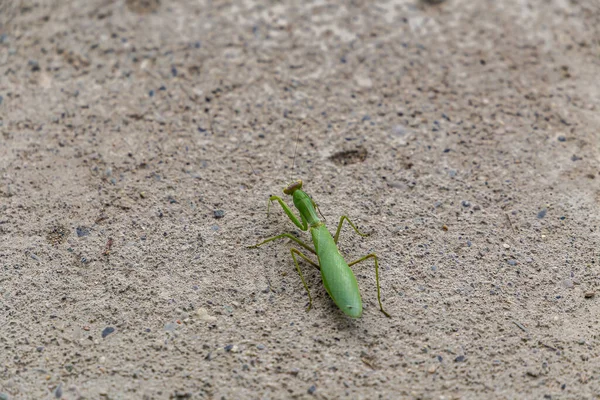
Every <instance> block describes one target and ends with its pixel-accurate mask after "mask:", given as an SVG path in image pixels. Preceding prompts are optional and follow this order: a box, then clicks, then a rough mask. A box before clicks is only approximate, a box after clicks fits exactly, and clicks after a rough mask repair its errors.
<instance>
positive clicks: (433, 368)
mask: <svg viewBox="0 0 600 400" xmlns="http://www.w3.org/2000/svg"><path fill="white" fill-rule="evenodd" d="M436 369H437V366H436V365H430V366H429V369H428V370H427V372H429V373H430V374H434V373H435V370H436Z"/></svg>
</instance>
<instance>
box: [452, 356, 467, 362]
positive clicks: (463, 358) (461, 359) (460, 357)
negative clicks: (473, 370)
mask: <svg viewBox="0 0 600 400" xmlns="http://www.w3.org/2000/svg"><path fill="white" fill-rule="evenodd" d="M465 359H466V358H465V356H458V357H456V358H455V359H454V362H463V361H465Z"/></svg>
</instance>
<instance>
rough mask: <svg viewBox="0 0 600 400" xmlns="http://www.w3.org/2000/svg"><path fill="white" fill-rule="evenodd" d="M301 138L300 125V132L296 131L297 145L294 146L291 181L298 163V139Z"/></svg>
mask: <svg viewBox="0 0 600 400" xmlns="http://www.w3.org/2000/svg"><path fill="white" fill-rule="evenodd" d="M299 138H300V127H299V126H298V133H296V145H295V146H294V158H293V159H292V171H291V172H290V182H291V181H292V179H294V164H295V163H296V150H297V149H298V139H299Z"/></svg>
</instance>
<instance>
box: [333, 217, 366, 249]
mask: <svg viewBox="0 0 600 400" xmlns="http://www.w3.org/2000/svg"><path fill="white" fill-rule="evenodd" d="M344 220H346V221H348V223H349V224H350V226H351V227H352V228H354V231H355V232H356V233H358V234H359V235H360V236H363V237H365V236H369V234H368V233H362V232H361V231H359V230H358V228H357V227H356V225H354V224H353V223H352V221H350V218H348V216H347V215H342V216H341V217H340V222H339V223H338V227H337V231H335V236H334V237H333V241H334V242H335V243H336V244H337V242H338V239H339V237H340V231H341V230H342V224H343V223H344Z"/></svg>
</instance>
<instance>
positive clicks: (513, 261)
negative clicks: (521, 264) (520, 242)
mask: <svg viewBox="0 0 600 400" xmlns="http://www.w3.org/2000/svg"><path fill="white" fill-rule="evenodd" d="M506 262H507V263H508V265H517V260H508V261H506Z"/></svg>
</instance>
